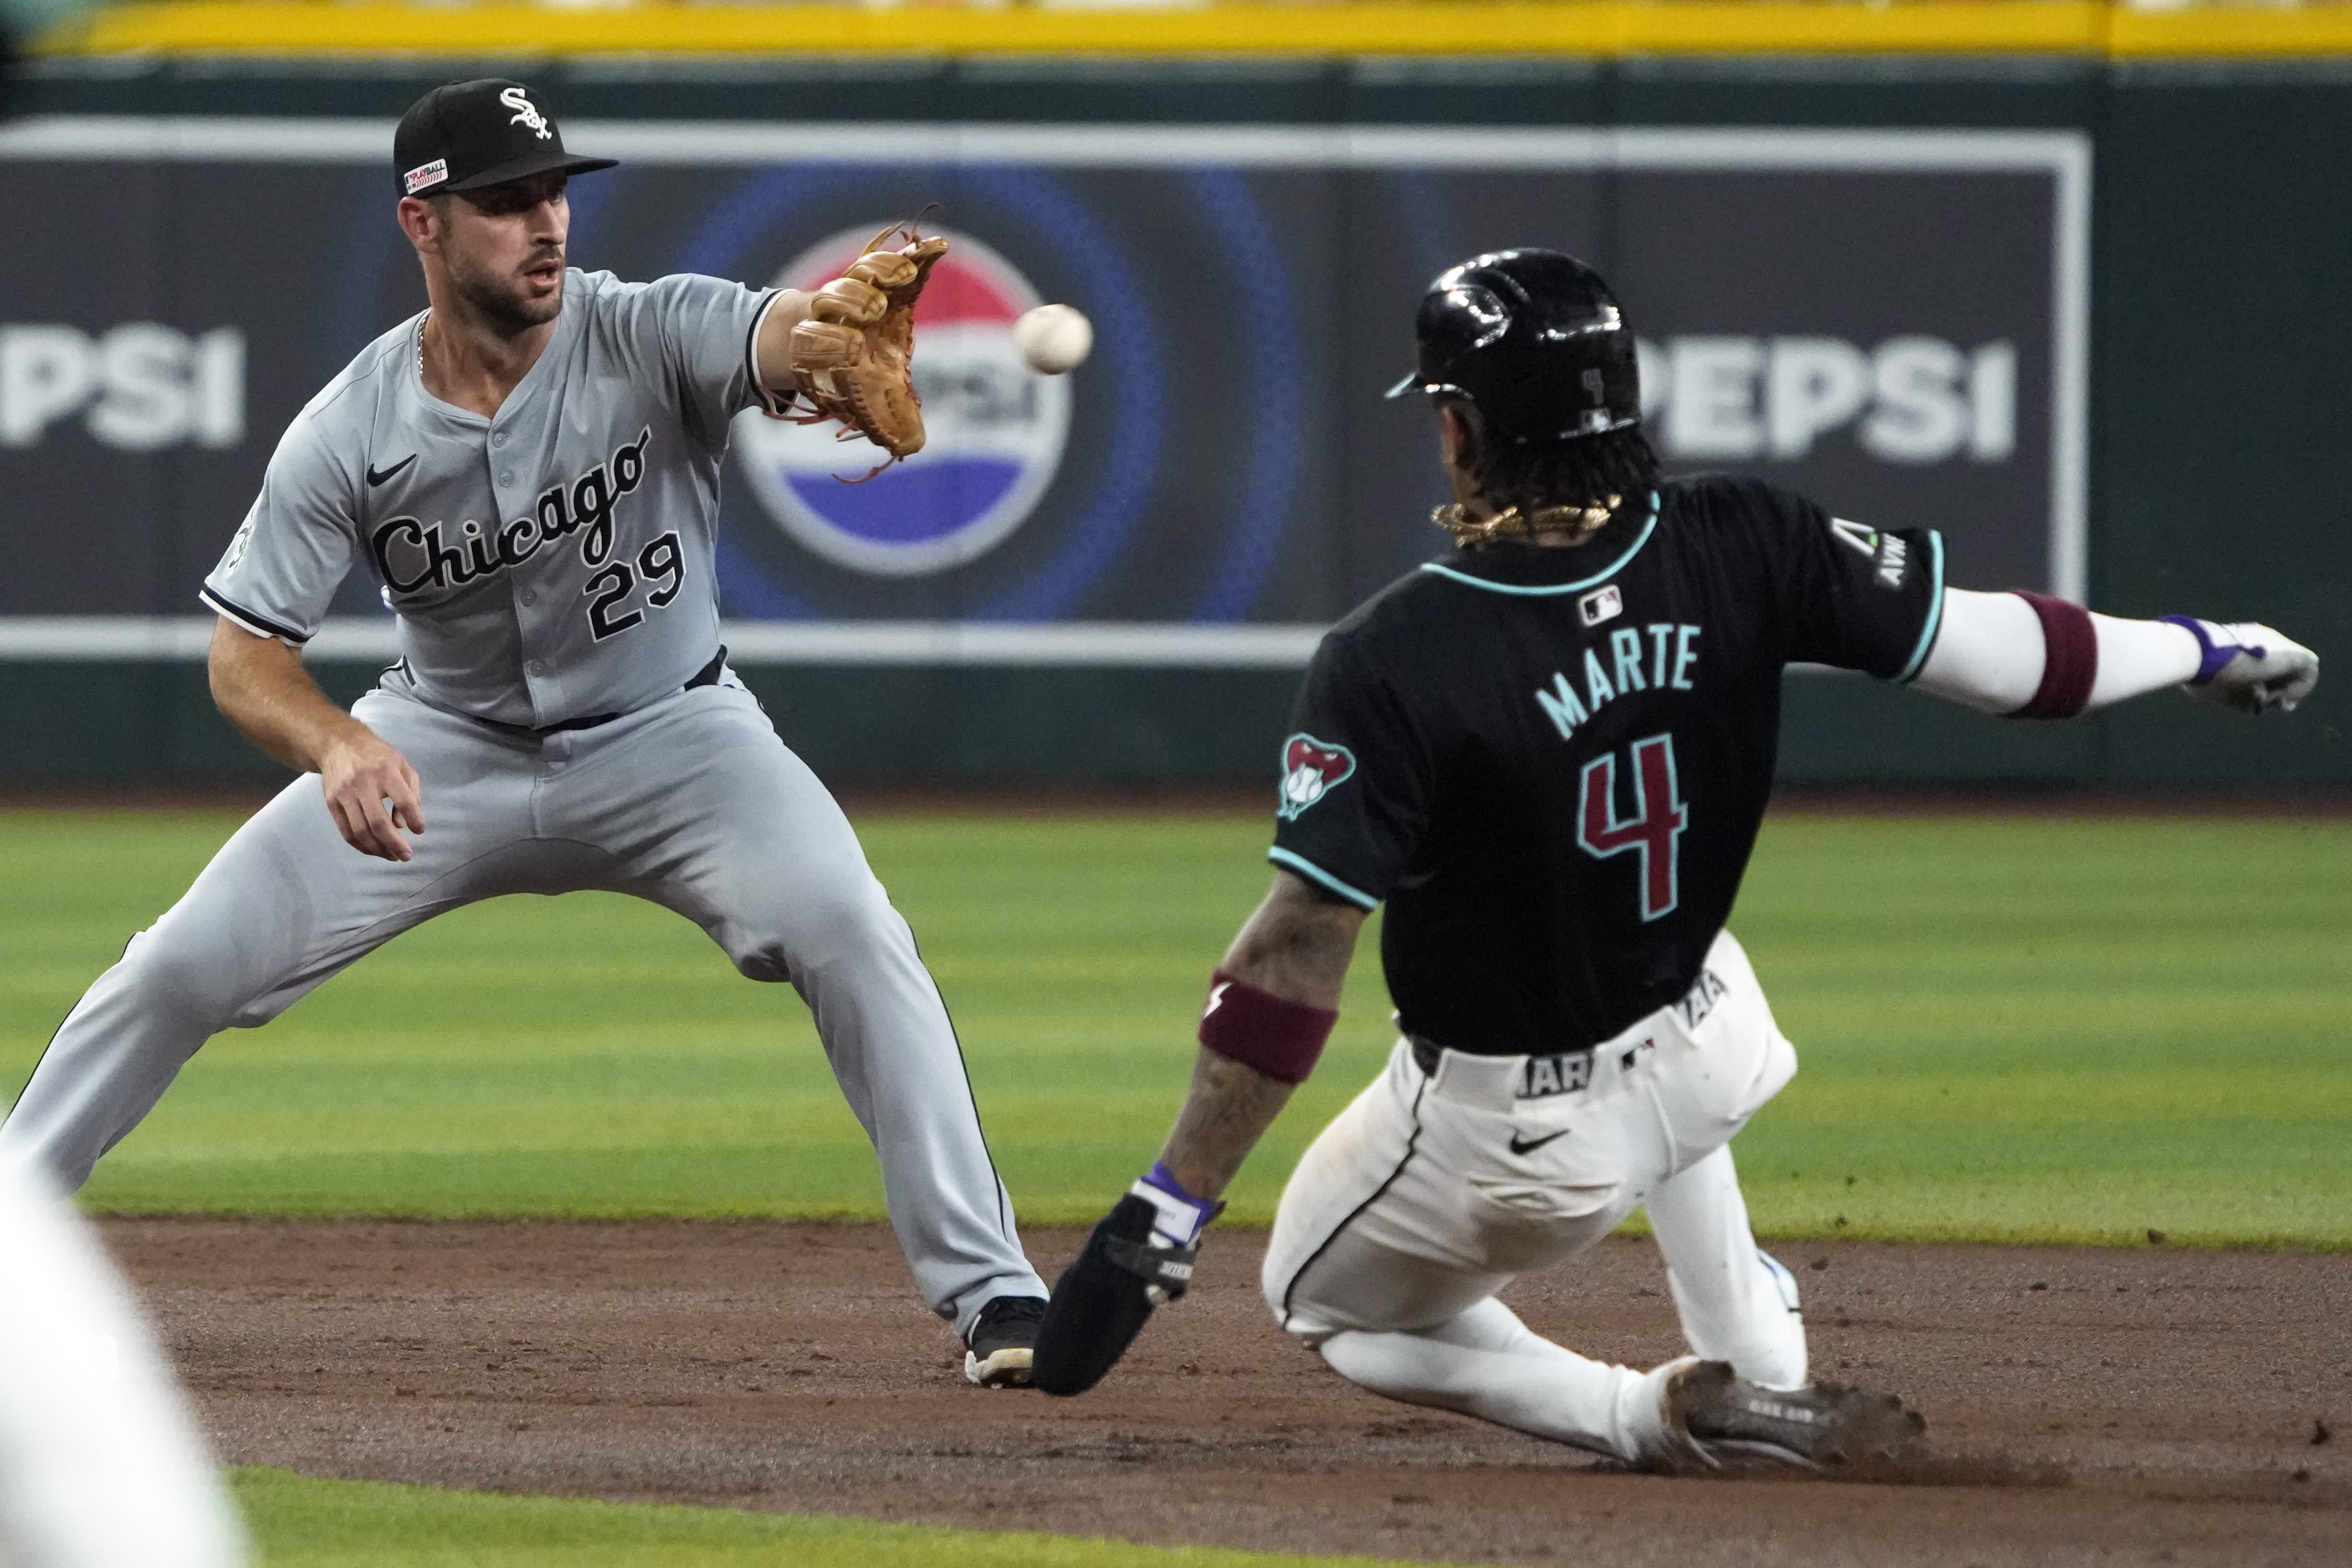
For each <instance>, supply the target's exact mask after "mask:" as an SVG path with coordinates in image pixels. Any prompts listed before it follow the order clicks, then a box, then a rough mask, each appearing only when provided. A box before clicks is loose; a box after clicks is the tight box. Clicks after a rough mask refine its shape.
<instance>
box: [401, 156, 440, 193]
mask: <svg viewBox="0 0 2352 1568" xmlns="http://www.w3.org/2000/svg"><path fill="white" fill-rule="evenodd" d="M448 177H449V160H447V159H446V158H436V159H435V160H433V162H430V163H420V164H418V165H417V166H416V167H415V168H414V169H411V170H410V171H409V172H407V173H405V174H403V175H402V176H401V177H400V183H402V184H403V185H404V186H406V187H407V188H408V193H409V194H410V195H412V196H413V195H415V194H416V193H417V192H419V191H424V190H429V189H431V188H432V187H433V186H435V185H437V184H439V183H442V182H443V181H444V180H446V179H447V178H448Z"/></svg>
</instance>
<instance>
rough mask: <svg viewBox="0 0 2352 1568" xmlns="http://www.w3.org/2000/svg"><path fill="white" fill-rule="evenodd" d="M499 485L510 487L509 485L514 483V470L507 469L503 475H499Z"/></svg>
mask: <svg viewBox="0 0 2352 1568" xmlns="http://www.w3.org/2000/svg"><path fill="white" fill-rule="evenodd" d="M513 483H514V470H513V469H511V468H509V469H508V470H507V471H506V472H505V473H503V474H501V475H499V484H501V485H511V484H513Z"/></svg>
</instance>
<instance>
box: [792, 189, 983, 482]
mask: <svg viewBox="0 0 2352 1568" xmlns="http://www.w3.org/2000/svg"><path fill="white" fill-rule="evenodd" d="M900 235H905V236H906V238H905V239H904V240H903V242H902V243H900V244H899V245H898V246H890V245H889V244H888V243H887V242H889V241H891V240H893V239H897V238H898V236H900ZM947 253H948V242H947V241H946V240H945V239H943V238H940V237H939V236H937V235H934V236H932V237H931V238H929V239H925V238H923V237H922V236H921V235H918V234H916V233H915V231H914V225H911V224H903V225H894V226H893V227H890V228H887V229H884V230H883V231H882V232H881V233H880V234H878V235H875V236H874V238H873V241H872V242H871V243H870V244H868V245H867V246H866V249H865V251H864V253H863V254H862V255H860V256H858V258H857V259H856V261H854V262H852V263H850V265H849V270H848V271H846V272H845V273H843V274H842V275H841V276H840V277H836V278H835V279H834V280H833V281H832V282H831V283H828V284H826V285H825V286H824V287H822V288H820V289H818V290H817V291H816V293H815V295H814V297H813V298H811V300H810V302H809V319H807V320H805V321H803V322H802V323H801V324H800V325H799V326H797V327H795V328H793V336H792V350H791V352H792V361H793V381H794V382H796V383H797V384H798V386H799V389H800V394H801V397H802V399H803V401H804V402H807V403H808V404H809V407H810V409H811V411H812V412H810V413H806V414H804V415H802V416H800V417H801V418H802V419H803V423H816V422H818V421H821V420H827V419H836V420H839V421H840V422H841V423H842V424H843V425H844V426H845V429H844V431H843V433H842V434H843V436H844V438H845V439H846V438H847V435H848V434H849V432H850V431H856V433H857V434H860V435H863V436H865V437H866V440H868V441H870V442H872V443H873V444H875V445H877V446H879V447H880V448H882V449H883V450H884V451H885V452H887V453H888V454H889V455H890V457H891V460H892V461H893V462H895V461H897V460H898V459H899V458H901V457H911V456H913V455H915V454H916V453H918V452H920V451H921V450H922V449H923V405H922V401H921V400H920V399H919V398H918V397H916V395H915V383H914V379H913V375H912V368H913V367H912V361H913V359H914V353H915V300H916V299H917V298H918V297H919V296H920V295H921V294H922V292H923V280H924V279H925V278H927V277H929V276H930V271H931V264H932V263H934V262H936V261H938V260H939V259H940V257H941V256H945V255H946V254H947ZM882 466H883V467H886V468H887V467H888V466H889V465H888V464H887V463H886V464H884V465H882ZM876 472H877V473H878V472H880V470H879V469H877V470H876ZM869 477H870V476H869Z"/></svg>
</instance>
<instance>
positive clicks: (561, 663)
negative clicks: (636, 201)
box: [203, 269, 774, 728]
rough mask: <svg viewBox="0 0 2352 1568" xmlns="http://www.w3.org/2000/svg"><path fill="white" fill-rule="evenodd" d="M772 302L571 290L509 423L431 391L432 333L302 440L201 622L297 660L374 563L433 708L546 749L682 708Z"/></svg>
mask: <svg viewBox="0 0 2352 1568" xmlns="http://www.w3.org/2000/svg"><path fill="white" fill-rule="evenodd" d="M772 298H774V297H773V296H772V295H769V294H762V293H758V292H755V291H753V290H751V289H749V288H746V287H743V286H742V285H741V284H740V283H728V282H723V281H721V280H719V279H718V278H715V277H693V276H679V277H665V278H662V279H660V280H659V281H658V282H654V283H623V282H621V281H619V280H618V279H616V278H615V277H613V275H612V274H611V273H608V272H582V271H579V270H577V269H573V270H572V271H571V272H569V273H567V274H566V276H565V277H564V287H563V309H562V314H560V315H559V316H558V317H557V318H556V327H555V336H554V339H553V340H552V341H551V342H550V343H549V344H548V346H547V350H546V351H545V352H544V353H542V354H541V356H540V358H539V361H538V363H536V364H534V365H533V366H531V368H530V372H529V373H528V374H527V375H525V376H524V377H523V379H522V381H521V382H520V384H518V385H517V386H516V387H515V389H514V391H513V392H510V393H509V394H508V397H507V400H506V402H505V404H504V406H502V407H501V408H500V409H499V412H498V414H497V415H496V417H494V418H484V417H483V416H482V415H480V414H478V413H473V412H471V411H469V410H467V409H462V408H457V407H456V406H454V405H452V404H449V403H446V402H442V401H441V400H440V399H439V398H436V397H435V396H434V395H433V394H432V393H430V392H426V391H425V382H424V378H423V377H422V376H421V375H420V374H419V373H418V370H417V347H418V343H419V341H420V335H421V334H422V332H423V331H424V325H425V318H424V316H422V315H419V316H417V317H415V319H411V320H409V321H407V322H405V323H404V324H403V325H401V326H400V327H399V328H397V329H394V330H393V331H391V332H388V333H386V334H384V336H383V337H382V338H379V339H377V340H375V341H374V342H373V343H372V344H370V345H369V346H368V347H367V349H366V350H364V351H363V352H362V353H361V355H360V356H359V358H357V359H355V360H353V361H352V363H351V365H350V366H349V367H348V368H347V369H345V370H344V371H343V372H342V374H341V375H339V376H337V377H336V378H335V379H334V381H333V382H331V383H329V385H328V386H327V388H326V390H325V391H324V392H320V394H319V395H318V396H317V397H316V398H314V399H312V400H311V402H310V405H309V406H308V407H306V408H304V409H303V411H302V412H301V413H300V414H299V415H298V416H297V417H296V418H295V420H294V423H292V424H291V425H289V427H288V428H287V431H286V434H285V436H284V438H283V439H282V440H280V441H279V442H278V451H277V453H276V455H274V456H272V457H271V459H270V461H269V471H268V476H267V477H266V478H265V479H264V480H263V482H262V486H261V495H260V497H258V498H257V500H256V501H255V502H254V504H253V510H252V511H251V512H250V513H249V514H248V515H247V517H246V519H245V524H244V526H243V527H242V528H239V529H238V530H237V532H236V538H233V539H232V540H230V542H229V547H228V550H227V552H226V554H225V555H223V556H222V558H221V562H220V565H219V566H217V567H216V568H215V569H214V570H213V573H212V575H211V576H210V577H208V578H206V579H205V586H204V592H203V599H204V601H205V603H206V604H207V605H209V606H210V607H211V608H212V609H214V610H215V611H217V612H219V613H221V614H223V615H226V616H227V617H228V618H229V619H230V620H232V621H235V622H237V623H238V624H239V625H241V626H244V627H245V628H246V629H247V631H250V632H256V633H257V634H260V635H264V636H271V635H274V636H278V637H282V638H284V639H286V640H287V641H288V642H289V643H297V644H299V643H303V642H306V641H308V640H309V639H310V636H311V635H312V634H313V633H314V632H317V631H318V629H319V623H320V621H321V620H322V619H323V618H324V617H325V615H326V612H327V606H328V603H329V602H330V601H331V600H332V598H333V597H334V592H335V589H336V587H337V585H338V584H340V583H341V581H342V580H343V576H344V574H345V573H346V572H348V571H349V570H351V569H352V564H353V563H354V561H355V560H356V561H358V562H361V563H363V564H364V565H365V566H366V567H367V568H368V569H369V570H372V571H373V573H374V574H375V576H376V578H377V579H378V580H379V581H381V582H382V584H383V600H384V602H385V603H386V604H388V605H390V606H391V607H392V608H393V609H394V611H396V612H398V613H399V616H400V646H401V651H402V653H403V655H404V665H403V668H402V672H401V674H400V675H397V676H395V677H394V680H395V681H397V680H400V679H403V678H404V679H405V681H406V682H407V683H408V684H409V685H410V686H411V687H412V688H413V690H414V691H415V695H417V696H419V697H420V698H422V699H423V700H424V701H425V702H428V703H430V704H432V705H433V706H436V707H441V708H445V709H447V710H449V711H451V712H455V713H462V714H467V715H470V716H474V717H477V718H487V719H492V720H496V721H498V722H500V723H504V724H514V725H520V726H523V727H527V728H540V727H546V726H549V725H554V724H561V723H562V722H564V721H566V720H569V719H577V718H582V717H585V716H594V715H599V714H619V713H630V712H634V711H635V709H637V708H639V707H641V706H644V705H645V704H646V703H648V702H651V701H653V700H654V699H656V697H659V696H663V695H667V694H668V693H671V692H675V691H676V690H677V688H678V686H679V685H680V684H681V683H683V682H684V681H685V680H686V679H687V677H688V676H689V675H691V674H694V673H695V672H696V671H697V670H698V669H700V668H701V667H702V666H703V665H705V664H709V662H710V660H711V658H712V656H713V655H714V654H715V653H717V652H718V650H719V594H718V586H717V580H716V578H715V577H714V575H713V571H712V559H711V557H712V540H713V536H714V533H715V530H716V528H717V525H718V519H719V464H720V461H721V459H722V458H723V457H724V456H725V455H726V451H727V435H728V426H729V422H730V421H731V420H732V419H733V417H734V416H735V415H736V414H737V413H740V412H742V411H743V410H744V409H746V408H750V407H752V406H754V405H755V404H757V403H759V402H761V400H762V399H763V398H764V396H765V395H766V394H765V393H764V392H762V391H761V387H760V383H759V379H758V377H757V375H756V373H755V372H754V369H753V366H752V362H751V347H752V342H753V339H754V335H755V333H756V330H757V329H758V326H759V322H760V318H761V314H762V313H763V312H764V311H765V310H766V308H767V307H768V303H769V301H770V300H771V299H772Z"/></svg>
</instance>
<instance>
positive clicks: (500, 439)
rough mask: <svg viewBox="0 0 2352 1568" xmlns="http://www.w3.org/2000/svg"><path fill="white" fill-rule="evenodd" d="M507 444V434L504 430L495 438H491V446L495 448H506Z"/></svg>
mask: <svg viewBox="0 0 2352 1568" xmlns="http://www.w3.org/2000/svg"><path fill="white" fill-rule="evenodd" d="M490 444H491V445H493V446H504V445H505V444H507V433H506V432H505V431H503V430H501V431H499V433H498V434H496V435H493V436H491V437H490Z"/></svg>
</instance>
